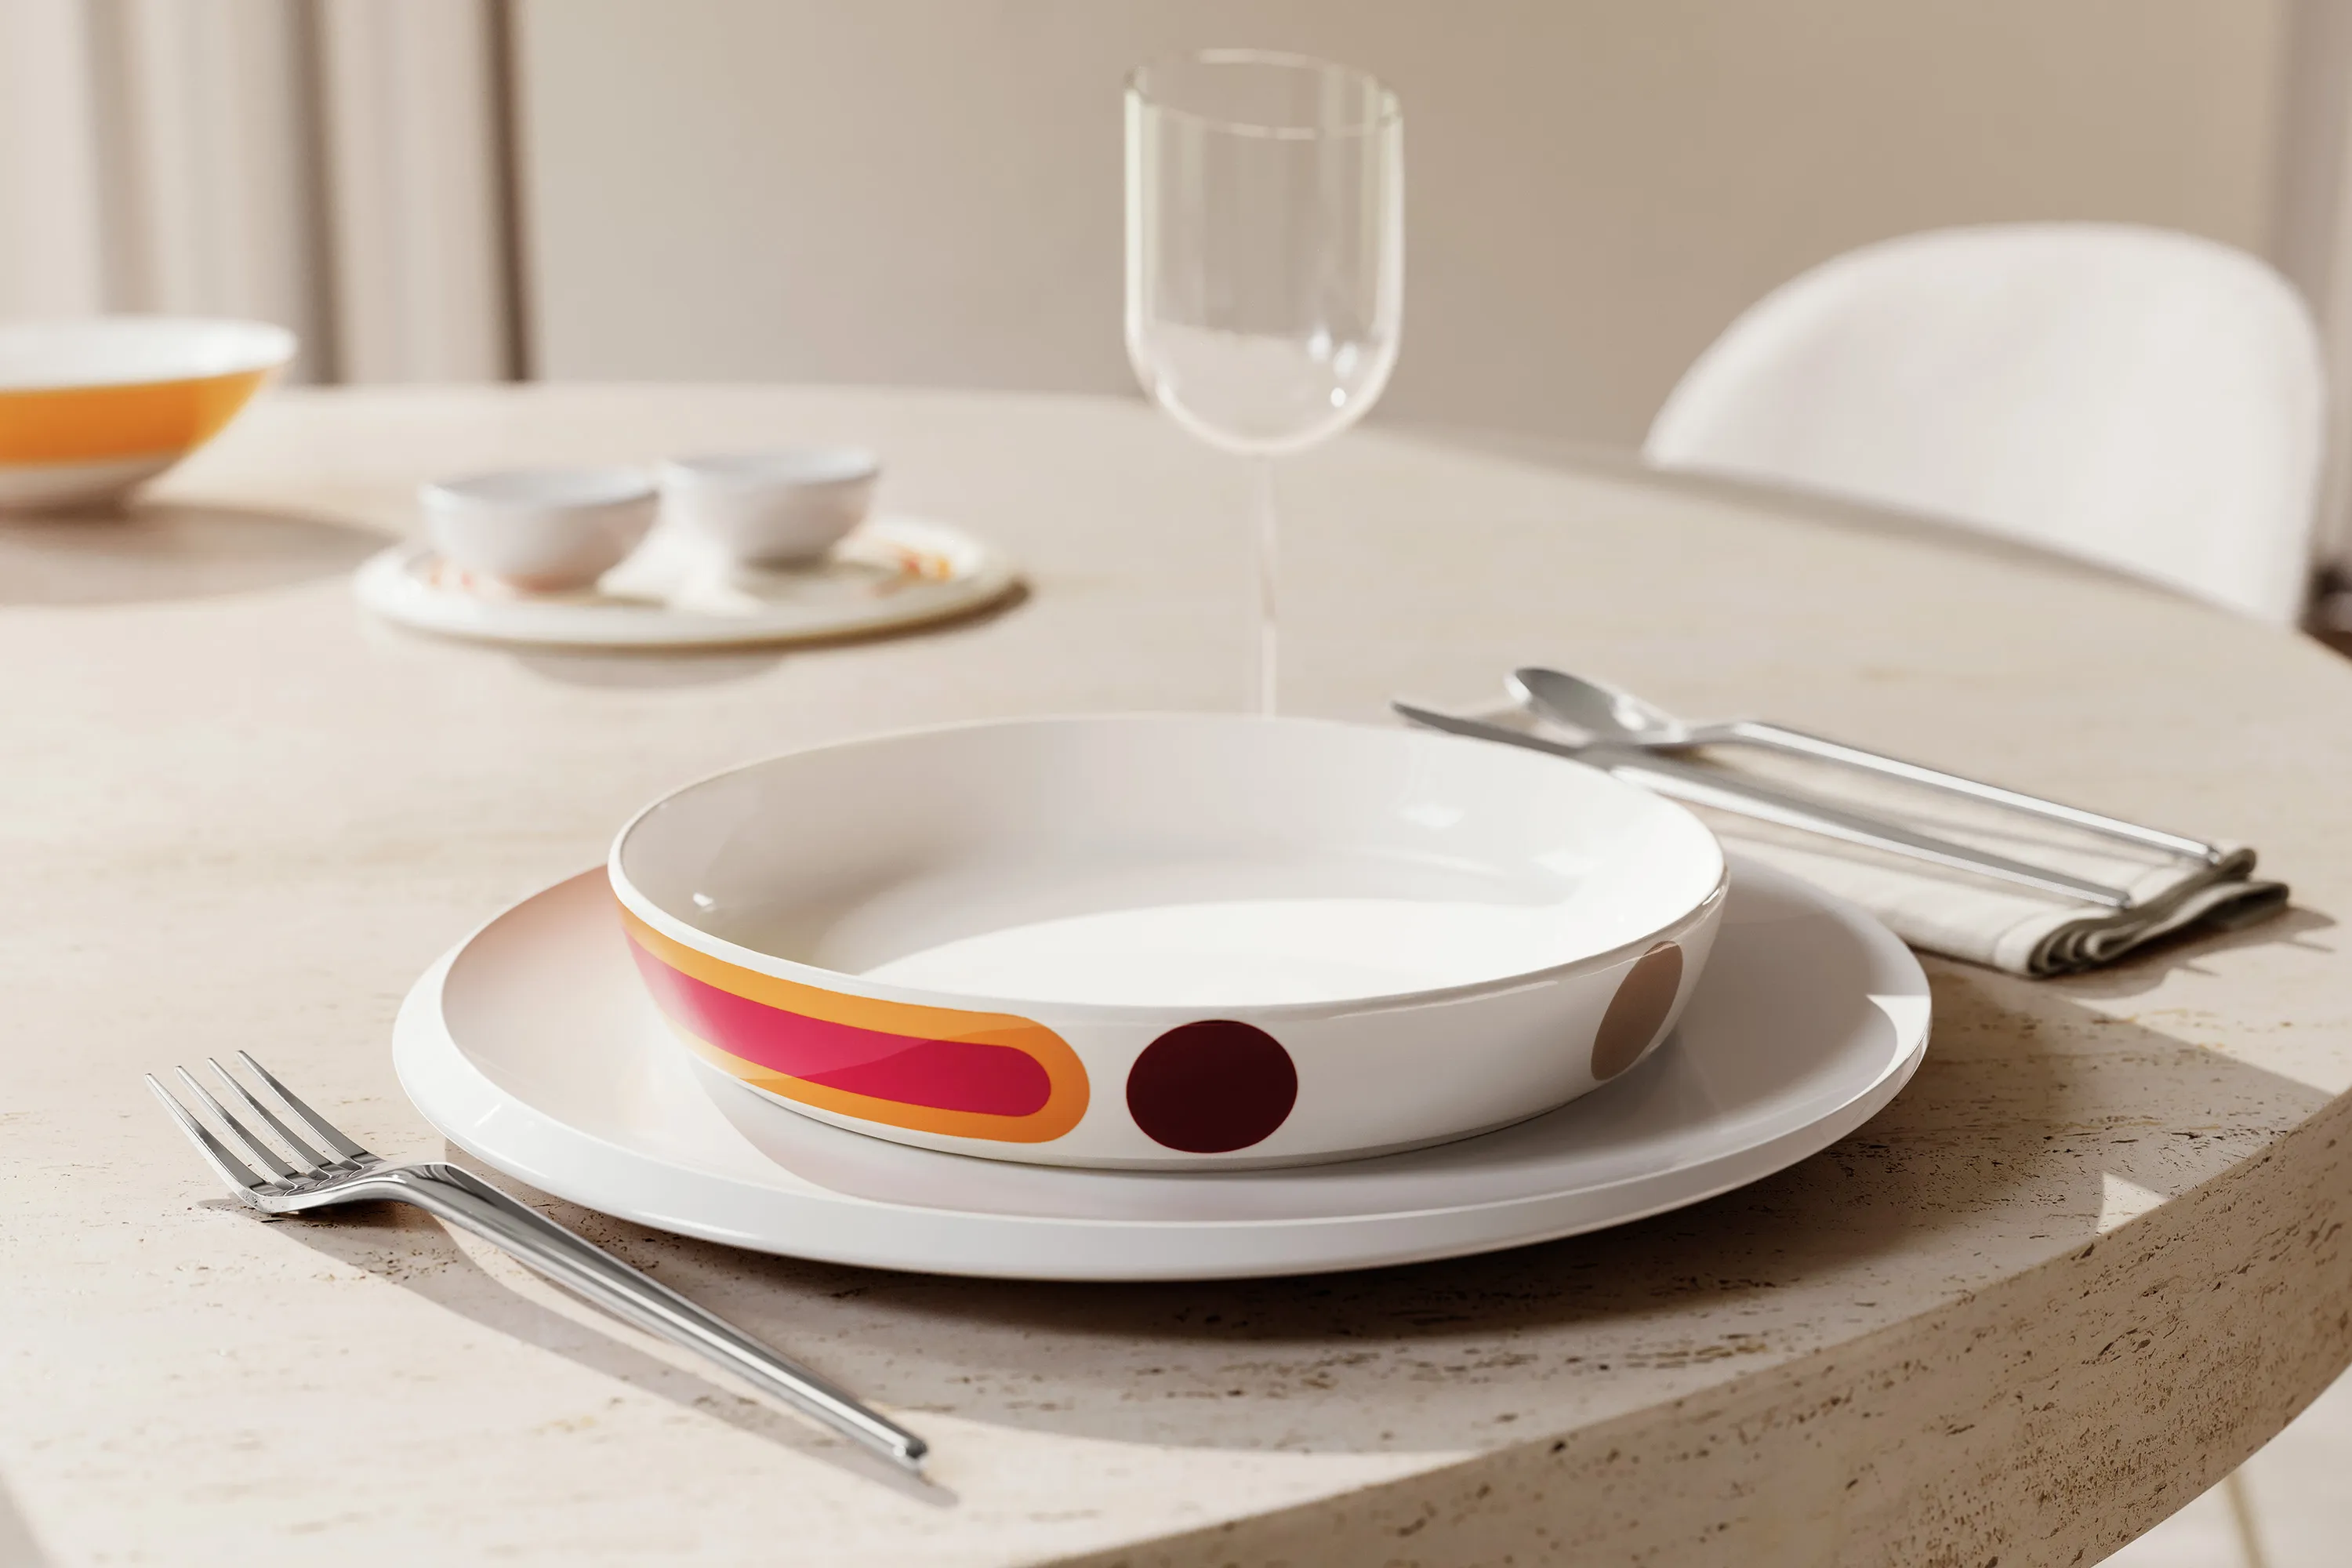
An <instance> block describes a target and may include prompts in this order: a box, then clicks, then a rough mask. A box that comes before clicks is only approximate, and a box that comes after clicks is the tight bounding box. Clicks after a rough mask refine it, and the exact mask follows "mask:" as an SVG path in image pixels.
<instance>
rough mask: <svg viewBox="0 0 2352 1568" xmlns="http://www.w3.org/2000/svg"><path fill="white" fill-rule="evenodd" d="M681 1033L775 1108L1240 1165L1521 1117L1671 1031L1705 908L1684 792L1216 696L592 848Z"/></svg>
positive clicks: (825, 779)
mask: <svg viewBox="0 0 2352 1568" xmlns="http://www.w3.org/2000/svg"><path fill="white" fill-rule="evenodd" d="M611 876H612V880H613V886H614V892H615V893H616V894H617V895H618V897H619V899H620V900H621V904H622V906H623V909H624V910H625V914H626V917H627V920H628V922H629V929H630V933H631V940H632V942H633V943H634V944H635V951H636V953H637V958H638V962H639V964H640V967H641V968H642V970H643V972H644V973H645V976H646V984H647V985H648V987H649V988H650V990H651V991H652V994H653V995H654V996H655V998H656V1001H657V1002H658V1003H659V1005H661V1007H662V1010H663V1011H664V1013H665V1014H667V1016H669V1018H670V1020H671V1022H672V1023H673V1025H675V1026H676V1027H677V1033H678V1037H679V1039H680V1041H681V1043H683V1044H684V1045H685V1046H686V1047H688V1048H689V1049H691V1050H693V1051H696V1052H697V1053H698V1054H700V1055H701V1056H702V1057H703V1058H705V1059H707V1060H709V1061H711V1062H713V1063H715V1064H716V1065H718V1066H719V1067H720V1068H723V1069H724V1070H726V1071H728V1072H730V1073H731V1074H733V1075H734V1076H735V1077H737V1078H738V1079H741V1080H742V1081H743V1082H744V1083H745V1084H747V1085H750V1086H751V1087H752V1088H753V1089H757V1090H759V1091H761V1092H762V1093H765V1094H768V1095H771V1096H773V1097H775V1098H777V1099H779V1100H782V1101H784V1102H785V1103H788V1104H790V1105H792V1106H793V1108H794V1109H796V1110H803V1111H804V1112H805V1113H807V1114H810V1115H813V1116H818V1117H822V1118H824V1119H826V1120H829V1121H835V1122H837V1123H839V1124H841V1125H845V1126H850V1127H855V1128H856V1129H858V1130H860V1131H869V1132H872V1133H874V1134H875V1135H876V1136H878V1137H884V1138H893V1139H898V1140H900V1141H902V1142H914V1143H919V1144H921V1145H923V1146H925V1147H928V1148H935V1149H945V1150H950V1151H954V1152H961V1153H966V1154H975V1155H982V1156H988V1157H992V1158H998V1159H1008V1160H1024V1161H1034V1162H1038V1163H1050V1164H1078V1165H1103V1166H1167V1167H1183V1168H1190V1167H1195V1166H1209V1165H1217V1166H1231V1165H1265V1164H1278V1163H1302V1162H1307V1161H1313V1160H1328V1159H1340V1158H1347V1157H1350V1156H1355V1155H1360V1154H1364V1153H1368V1152H1375V1151H1383V1150H1391V1149H1401V1148H1408V1147H1412V1146H1413V1145H1416V1144H1422V1143H1428V1142H1436V1141H1440V1140H1444V1139H1448V1138H1456V1137H1460V1136H1463V1135H1464V1134H1465V1133H1469V1132H1473V1131H1483V1130H1485V1129H1487V1128H1492V1127H1496V1126H1499V1125H1501V1124H1503V1123H1506V1122H1509V1121H1518V1120H1520V1119H1521V1118H1524V1117H1528V1116H1531V1115H1534V1114H1536V1113H1537V1112H1538V1111H1542V1110H1549V1109H1550V1108H1552V1107H1553V1106H1556V1105H1559V1104H1562V1103H1565V1102H1566V1101H1567V1100H1571V1099H1573V1098H1575V1097H1576V1096H1578V1095H1580V1094H1583V1093H1585V1092H1587V1091H1588V1090H1590V1089H1593V1088H1595V1087H1597V1086H1598V1085H1599V1084H1601V1083H1602V1082H1605V1081H1607V1080H1608V1079H1611V1078H1612V1077H1614V1076H1616V1075H1617V1074H1619V1073H1622V1072H1623V1071H1625V1070H1627V1069H1628V1068H1632V1067H1633V1065H1634V1064H1635V1063H1636V1062H1637V1061H1639V1060H1640V1059H1641V1058H1642V1057H1643V1055H1644V1054H1645V1053H1646V1052H1647V1051H1649V1050H1650V1049H1651V1048H1653V1047H1654V1046H1655V1045H1656V1044H1657V1042H1658V1041H1660V1040H1662V1039H1664V1037H1665V1036H1666V1034H1667V1032H1668V1031H1669V1030H1670V1029H1671V1028H1672V1027H1673V1025H1674V1020H1675V1016H1677V1014H1678V1013H1679V1011H1680V1009H1681V1007H1682V1005H1683V1004H1684V1003H1685V1001H1686V1000H1687V998H1688V997H1689V995H1690V994H1691V993H1692V991H1693V990H1694V989H1695V987H1696V984H1697V983H1698V980H1699V976H1700V974H1701V973H1702V971H1703V970H1704V968H1705V966H1706V959H1707V952H1708V949H1709V946H1710V944H1711V942H1712V941H1713V938H1714V932H1715V927H1716V923H1717V919H1718V918H1719V916H1720V912H1721V903H1722V890H1723V878H1724V870H1723V856H1722V851H1721V850H1720V848H1719V847H1717V844H1716V841H1715V838H1714V836H1713V835H1712V834H1710V833H1709V832H1707V830H1706V828H1705V827H1704V826H1701V825H1700V824H1699V822H1698V821H1697V819H1696V817H1693V816H1691V815H1690V814H1689V813H1687V812H1685V811H1684V810H1683V809H1682V808H1681V807H1679V806H1676V805H1671V804H1669V803H1667V802H1664V801H1662V800H1660V799H1658V798H1657V797H1656V796H1654V795H1649V794H1646V793H1645V792H1643V791H1641V790H1637V789H1634V788H1633V787H1631V786H1629V785H1626V784H1620V783H1618V782H1617V781H1616V780H1614V779H1612V778H1611V777H1609V776H1608V775H1607V774H1605V773H1601V772H1599V771H1598V770H1595V769H1591V768H1587V767H1584V766H1582V765H1581V764H1580V763H1565V762H1562V761H1560V760H1559V759H1558V758H1552V757H1545V756H1539V755H1536V754H1534V753H1531V752H1517V751H1513V750H1511V749H1509V748H1506V747H1500V746H1492V745H1486V744H1481V743H1479V742H1467V741H1463V740H1459V739H1457V738H1454V737H1452V736H1444V735H1433V734H1426V733H1422V732H1417V731H1404V730H1401V729H1397V728H1393V727H1381V728H1375V727H1368V726H1357V725H1343V724H1333V723H1329V722H1325V721H1308V720H1265V719H1255V718H1247V717H1233V716H1223V715H1213V714H1147V715H1128V716H1116V717H1088V718H1070V719H1049V720H1033V721H1018V722H1011V723H991V724H975V725H961V726H949V727H945V728H941V729H936V730H929V731H913V732H908V733H902V734H898V735H885V736H878V737H875V738H872V739H868V740H864V741H855V742H845V743H841V744H837V745H833V746H827V747H822V748H818V749H815V750H812V751H807V752H798V753H793V754H790V755H786V756H782V757H776V758H772V759H770V760H769V761H767V762H763V763H752V764H751V765H749V766H746V767H743V768H740V769H736V770H733V771H731V772H729V773H723V774H720V775H719V776H718V777H715V778H711V779H706V780H704V781H702V782H701V783H699V784H692V785H689V786H688V787H687V788H685V789H682V790H680V791H677V793H675V794H673V795H668V796H667V797H665V798H663V799H662V800H660V801H657V802H656V803H655V804H654V805H651V806H649V807H648V808H646V811H645V812H644V813H643V814H642V815H640V816H638V817H637V818H636V820H635V821H634V822H632V823H631V824H630V825H629V826H627V827H625V829H623V830H622V833H621V835H620V837H619V838H618V839H617V840H616V841H615V842H614V847H613V853H612V858H611Z"/></svg>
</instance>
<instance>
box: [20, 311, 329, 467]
mask: <svg viewBox="0 0 2352 1568" xmlns="http://www.w3.org/2000/svg"><path fill="white" fill-rule="evenodd" d="M294 349H295V337H294V334H293V333H292V332H289V331H287V330H286V329H285V328H283V327H273V326H270V325H268V323H266V322H262V321H202V320H196V319H192V318H187V317H178V316H93V317H90V318H88V319H86V320H81V321H17V322H11V323H8V324H6V325H0V510H12V511H15V510H51V509H58V508H83V507H94V506H101V505H105V504H107V503H110V502H113V501H116V500H121V498H122V496H123V495H125V494H126V493H128V492H129V491H130V489H131V488H132V487H133V486H135V485H138V484H140V483H142V482H143V481H145V480H148V479H153V478H154V477H155V476H156V475H158V474H160V473H162V472H163V470H164V469H166V468H170V467H171V466H172V465H173V464H174V463H176V462H178V461H179V460H180V459H181V458H184V457H186V456H187V455H188V454H189V453H190V452H193V451H194V450H195V449H196V448H197V447H200V446H202V445H204V444H205V442H206V441H208V440H210V439H211V438H212V437H214V436H215V435H217V434H218V433H219V431H220V429H221V427H222V426H225V425H226V424H227V423H228V422H229V421H230V420H231V419H232V418H234V417H236V412H237V410H238V409H240V408H243V407H244V406H245V405H246V404H247V401H249V400H250V399H251V398H252V396H253V395H254V394H255V393H256V392H257V391H258V390H260V387H261V384H262V383H263V382H265V381H267V380H268V378H269V376H270V374H272V373H273V372H275V371H277V370H278V368H279V367H280V366H282V365H284V364H285V363H287V362H288V361H289V360H291V359H292V358H293V357H294Z"/></svg>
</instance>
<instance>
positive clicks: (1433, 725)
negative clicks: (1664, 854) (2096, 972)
mask: <svg viewBox="0 0 2352 1568" xmlns="http://www.w3.org/2000/svg"><path fill="white" fill-rule="evenodd" d="M1391 707H1393V708H1394V709H1395V710H1397V711H1398V712H1399V713H1400V714H1402V715H1403V716H1404V717H1405V718H1406V719H1409V720H1411V721H1412V722H1414V723H1416V724H1422V725H1425V726H1427V727H1428V728H1430V729H1433V730H1444V731H1450V732H1452V733H1454V734H1456V735H1470V736H1474V737H1475V738H1477V739H1479V740H1484V741H1501V742H1505V743H1506V744H1508V745H1514V746H1526V747H1528V748H1530V749H1531V750H1534V751H1538V752H1550V753H1552V754H1553V755H1554V756H1560V757H1568V758H1570V759H1572V760H1574V761H1577V762H1580V763H1588V764H1590V765H1591V766H1593V767H1597V768H1601V769H1604V770H1606V771H1607V772H1609V773H1612V774H1614V775H1615V776H1616V777H1618V778H1621V779H1623V780H1624V781H1625V782H1626V783H1627V784H1639V785H1640V786H1642V787H1643V788H1644V789H1647V790H1650V791H1651V792H1652V793H1654V794H1656V795H1665V796H1667V797H1668V798H1670V799H1673V800H1680V801H1686V802H1688V803H1690V804H1692V805H1710V806H1714V807H1715V808H1717V810H1719V811H1729V812H1735V813H1737V814H1738V815H1739V816H1750V817H1754V818H1756V819H1757V820H1758V821H1759V822H1771V823H1778V824H1779V825H1780V826H1783V827H1795V828H1801V829H1803V830H1804V831H1806V832H1810V833H1819V834H1822V835H1823V836H1824V837H1830V838H1838V839H1843V840H1844V841H1845V842H1846V843H1849V844H1860V845H1864V846H1866V847H1870V848H1873V849H1884V850H1886V851H1888V852H1889V853H1891V854H1895V855H1904V856H1908V857H1909V858H1912V859H1915V860H1926V861H1928V862H1931V863H1932V864H1935V865H1938V866H1948V867H1951V868H1954V869H1957V870H1962V871H1974V872H1976V873H1978V874H1979V875H1980V876H1986V877H1991V878H1995V879H1999V880H2000V881H2004V882H2014V883H2017V884H2018V885H2020V886H2021V887H2027V888H2035V889H2040V890H2041V891H2042V892H2045V893H2058V894H2062V895H2063V896H2064V897H2066V898H2070V899H2080V900H2083V901H2084V902H2085V903H2093V904H2099V905H2103V906H2104V907H2105V908H2107V909H2111V910H2126V909H2129V908H2130V907H2131V901H2132V900H2131V895H2130V894H2129V893H2127V892H2125V891H2124V890H2123V889H2120V888H2110V887H2106V886H2105V885H2104V884H2101V883H2098V882H2090V881H2085V880H2084V879H2082V878H2080V877H2072V876H2069V875H2067V874H2066V873H2065V872H2063V871H2053V870H2051V869H2049V868H2046V867H2042V866H2029V865H2027V864H2026V863H2025V862H2024V861H2022V860H2012V859H2011V858H2009V857H2007V856H2006V855H1996V854H1993V853H1992V852H1991V851H1990V850H1986V849H1979V848H1976V847H1974V846H1972V845H1967V844H1960V843H1957V842H1955V841H1954V840H1952V839H1948V838H1938V837H1936V836H1935V835H1934V834H1931V833H1918V832H1915V831H1913V830H1912V829H1910V828H1908V827H1906V826H1903V825H1902V824H1900V823H1895V822H1889V821H1886V820H1885V818H1883V817H1876V816H1869V815H1867V814H1866V813H1864V812H1859V811H1848V810H1846V809H1844V808H1843V807H1842V806H1833V805H1828V804H1826V803H1824V802H1821V801H1815V800H1810V799H1807V798H1806V797H1804V796H1802V795H1791V794H1789V793H1787V792H1785V791H1782V790H1778V789H1774V788H1772V787H1770V786H1769V785H1767V784H1755V783H1751V782H1749V781H1748V780H1747V779H1742V778H1737V777H1734V776H1732V775H1730V774H1727V773H1720V772H1718V771H1717V770H1715V769H1713V768H1706V767H1700V766H1698V765H1696V764H1694V763H1683V762H1676V761H1675V760H1673V759H1672V758H1668V757H1662V756H1658V755H1656V754H1655V753H1654V752H1640V751H1635V750H1633V749H1630V748H1626V747H1614V746H1573V745H1570V744H1569V743H1567V742H1564V741H1553V740H1549V739H1547V738H1545V737H1544V736H1541V735H1531V734H1528V732H1527V731H1524V730H1514V729H1512V728H1510V727H1509V726H1507V725H1503V724H1495V723H1490V722H1488V721H1486V720H1483V719H1465V718H1463V717H1460V716H1458V715H1456V714H1452V713H1440V712H1437V711H1435V710H1433V709H1427V708H1421V707H1417V706H1415V705H1414V704H1412V703H1410V702H1394V703H1391Z"/></svg>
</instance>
